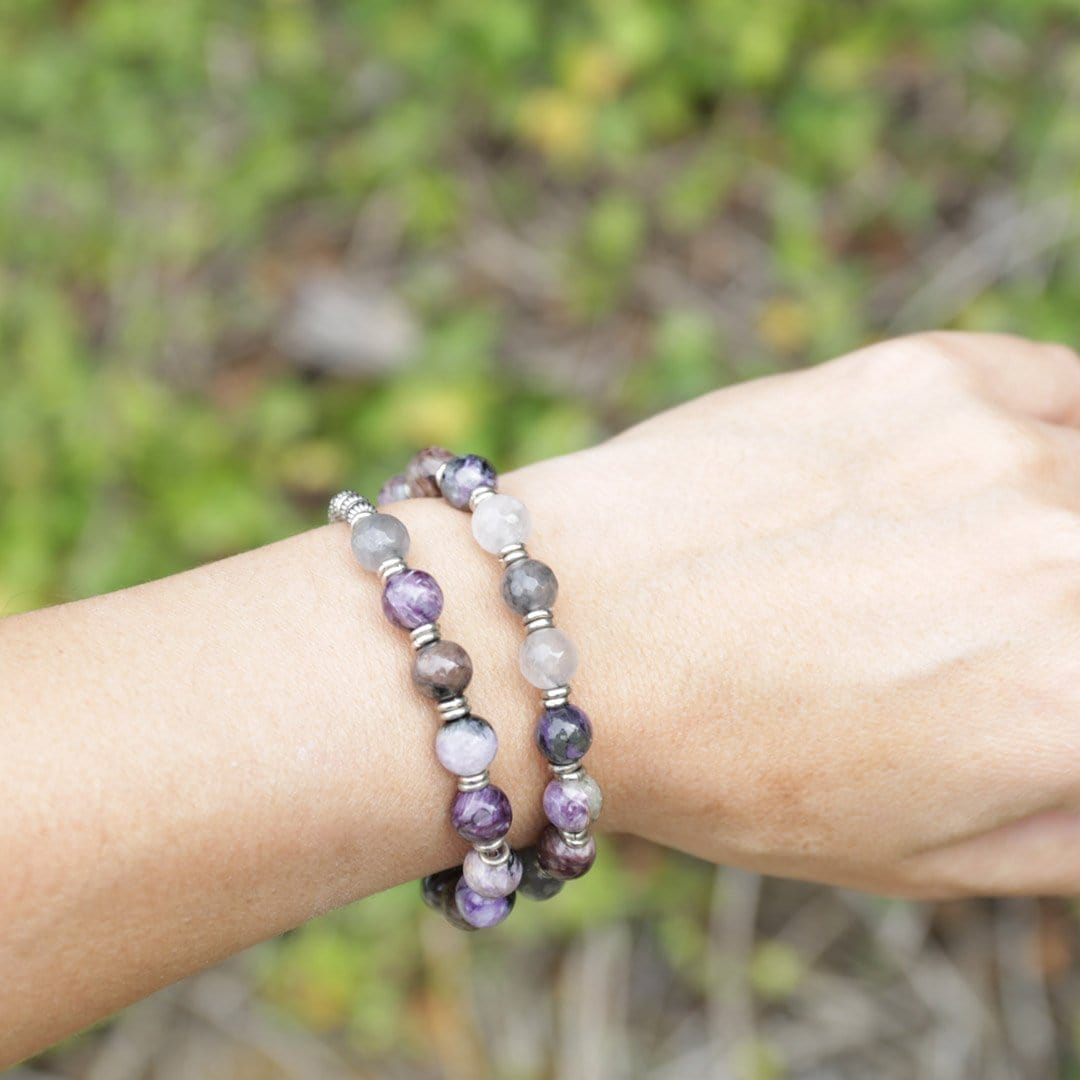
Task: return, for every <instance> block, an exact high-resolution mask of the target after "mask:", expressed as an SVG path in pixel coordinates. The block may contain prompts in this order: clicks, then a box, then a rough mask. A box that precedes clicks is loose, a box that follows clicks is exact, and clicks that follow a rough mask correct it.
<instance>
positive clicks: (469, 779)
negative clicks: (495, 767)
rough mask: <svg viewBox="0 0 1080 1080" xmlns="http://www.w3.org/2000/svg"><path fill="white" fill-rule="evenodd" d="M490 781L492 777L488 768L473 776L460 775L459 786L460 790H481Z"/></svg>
mask: <svg viewBox="0 0 1080 1080" xmlns="http://www.w3.org/2000/svg"><path fill="white" fill-rule="evenodd" d="M490 783H491V778H490V777H489V776H488V771H487V769H485V770H484V771H483V772H478V773H475V774H474V775H473V776H459V777H458V782H457V786H458V791H479V790H480V789H481V788H484V787H487V786H488V784H490Z"/></svg>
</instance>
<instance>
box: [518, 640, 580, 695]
mask: <svg viewBox="0 0 1080 1080" xmlns="http://www.w3.org/2000/svg"><path fill="white" fill-rule="evenodd" d="M519 659H520V664H521V674H522V675H524V676H525V678H526V679H528V680H529V682H531V683H532V684H533V686H535V687H536V688H537V689H539V690H553V689H554V688H555V687H556V686H562V685H564V684H565V683H568V682H569V681H570V680H571V679H572V678H573V677H574V672H575V671H577V666H578V655H577V647H576V646H575V645H574V643H573V642H572V641H571V640H570V638H569V637H567V636H566V634H564V633H563V632H562V631H561V630H559V629H558V628H557V627H554V626H551V627H548V628H546V629H544V630H536V631H534V632H533V633H531V634H529V636H528V637H527V638H526V639H525V640H524V641H523V642H522V643H521V653H520V656H519Z"/></svg>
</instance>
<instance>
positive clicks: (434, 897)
mask: <svg viewBox="0 0 1080 1080" xmlns="http://www.w3.org/2000/svg"><path fill="white" fill-rule="evenodd" d="M460 880H461V867H460V866H454V867H451V868H450V869H449V870H440V871H438V873H435V874H428V876H427V877H426V878H424V879H423V881H421V882H420V895H421V896H422V897H423V898H424V903H425V904H427V906H428V907H429V908H431V910H432V911H442V910H443V909H444V907H445V904H446V896H447V893H449V894H450V895H453V892H454V890H455V889H456V888H457V883H458V882H459V881H460Z"/></svg>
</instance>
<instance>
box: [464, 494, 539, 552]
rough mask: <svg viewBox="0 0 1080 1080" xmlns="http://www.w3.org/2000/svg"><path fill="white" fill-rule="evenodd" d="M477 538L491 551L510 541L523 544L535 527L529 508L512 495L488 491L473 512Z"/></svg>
mask: <svg viewBox="0 0 1080 1080" xmlns="http://www.w3.org/2000/svg"><path fill="white" fill-rule="evenodd" d="M472 531H473V536H475V537H476V542H477V543H478V544H479V545H480V546H481V547H482V548H483V549H484V550H485V551H490V552H491V554H492V555H498V554H499V552H500V551H502V549H503V548H504V547H508V546H509V545H510V544H524V543H525V541H526V540H528V539H529V533H530V532H531V531H532V521H531V520H530V518H529V511H528V510H527V509H526V508H525V504H524V503H523V502H522V501H521V500H520V499H515V498H514V497H513V495H489V496H488V497H487V498H486V499H483V500H481V501H480V502H478V503H477V504H476V509H475V510H474V511H473V516H472Z"/></svg>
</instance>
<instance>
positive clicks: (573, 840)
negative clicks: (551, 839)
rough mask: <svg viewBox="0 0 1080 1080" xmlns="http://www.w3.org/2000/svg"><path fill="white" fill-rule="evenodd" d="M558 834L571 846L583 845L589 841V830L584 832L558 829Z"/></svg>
mask: <svg viewBox="0 0 1080 1080" xmlns="http://www.w3.org/2000/svg"><path fill="white" fill-rule="evenodd" d="M559 835H560V836H561V837H562V838H563V839H564V840H565V841H566V842H567V843H568V844H569V845H570V846H571V847H584V846H585V845H586V844H587V843H588V842H589V830H588V829H586V830H585V831H584V832H563V831H562V829H560V830H559Z"/></svg>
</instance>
